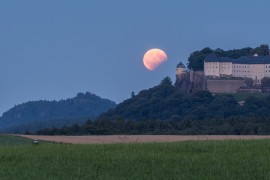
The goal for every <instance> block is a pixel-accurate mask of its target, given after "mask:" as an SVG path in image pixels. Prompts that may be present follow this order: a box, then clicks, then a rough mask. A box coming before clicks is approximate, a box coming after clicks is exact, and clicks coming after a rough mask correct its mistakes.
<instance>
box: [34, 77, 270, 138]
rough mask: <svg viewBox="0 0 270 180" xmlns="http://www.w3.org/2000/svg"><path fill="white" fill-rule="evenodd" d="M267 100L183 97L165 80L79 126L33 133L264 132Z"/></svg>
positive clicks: (268, 123) (268, 127)
mask: <svg viewBox="0 0 270 180" xmlns="http://www.w3.org/2000/svg"><path fill="white" fill-rule="evenodd" d="M269 117H270V96H269V95H266V94H264V95H263V94H261V96H258V97H255V96H253V95H252V94H250V96H249V97H246V98H245V103H244V104H243V105H239V103H238V101H237V100H236V98H235V97H234V96H233V95H231V94H226V95H225V94H224V95H212V94H211V93H210V92H208V91H197V92H195V93H194V94H186V93H184V92H181V90H179V89H178V88H175V87H174V86H173V85H172V82H171V80H170V78H168V77H167V78H165V79H163V80H162V81H161V83H160V84H159V85H157V86H155V87H153V88H150V89H148V90H143V91H141V92H139V93H138V94H137V95H134V94H133V96H132V97H131V98H130V99H127V100H125V101H124V102H122V103H120V104H119V105H118V106H117V107H116V108H115V109H112V110H109V111H108V112H105V113H102V114H101V115H100V116H99V117H98V118H97V119H96V120H94V121H93V120H89V121H87V122H86V123H85V124H84V125H81V126H78V125H73V126H70V127H63V128H60V129H56V128H54V129H43V130H41V131H39V132H37V133H38V134H50V135H53V134H99V135H100V134H270V118H269Z"/></svg>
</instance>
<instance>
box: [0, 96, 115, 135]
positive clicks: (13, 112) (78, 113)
mask: <svg viewBox="0 0 270 180" xmlns="http://www.w3.org/2000/svg"><path fill="white" fill-rule="evenodd" d="M115 106H116V103H115V102H113V101H111V100H108V99H102V98H100V97H98V96H96V95H94V94H91V93H89V92H86V93H78V94H77V96H76V97H74V98H70V99H66V100H60V101H30V102H27V103H23V104H20V105H17V106H15V107H13V108H12V109H10V110H8V111H7V112H5V113H4V114H3V116H2V117H1V118H0V131H5V132H6V131H7V132H14V131H13V130H12V129H14V128H13V127H16V132H19V131H20V126H21V127H24V128H23V129H24V130H25V127H29V130H31V124H35V130H37V124H38V123H42V124H43V126H42V127H40V128H46V127H53V126H55V124H57V125H58V126H59V127H61V126H64V125H70V124H72V123H80V124H81V123H82V119H83V118H84V121H86V120H87V119H88V118H96V117H97V116H99V115H100V114H101V113H103V112H106V111H107V110H109V109H112V108H114V107H115ZM60 120H61V121H60ZM76 120H78V121H79V122H77V121H76ZM53 121H56V122H55V123H52V122H53ZM57 121H58V122H57ZM46 122H48V124H46ZM65 122H67V124H66V123H65Z"/></svg>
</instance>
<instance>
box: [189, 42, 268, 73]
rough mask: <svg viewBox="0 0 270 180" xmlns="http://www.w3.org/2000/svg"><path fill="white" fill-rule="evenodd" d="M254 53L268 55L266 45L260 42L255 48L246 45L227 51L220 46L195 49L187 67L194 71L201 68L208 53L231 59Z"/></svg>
mask: <svg viewBox="0 0 270 180" xmlns="http://www.w3.org/2000/svg"><path fill="white" fill-rule="evenodd" d="M255 53H257V54H258V55H259V56H269V47H268V45H266V44H262V45H260V46H259V47H256V48H250V47H246V48H242V49H233V50H228V51H224V50H223V49H220V48H218V49H215V50H213V49H211V48H209V47H207V48H204V49H202V50H200V51H195V52H193V53H191V54H190V56H189V58H188V68H189V69H193V70H195V71H197V70H203V65H204V59H205V58H206V56H208V55H209V54H215V55H217V56H219V57H229V58H232V59H238V58H239V57H241V56H253V55H254V54H255Z"/></svg>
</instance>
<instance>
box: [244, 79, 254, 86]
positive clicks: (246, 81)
mask: <svg viewBox="0 0 270 180" xmlns="http://www.w3.org/2000/svg"><path fill="white" fill-rule="evenodd" d="M245 83H246V85H247V86H248V87H252V86H253V83H254V81H253V79H252V78H246V79H245Z"/></svg>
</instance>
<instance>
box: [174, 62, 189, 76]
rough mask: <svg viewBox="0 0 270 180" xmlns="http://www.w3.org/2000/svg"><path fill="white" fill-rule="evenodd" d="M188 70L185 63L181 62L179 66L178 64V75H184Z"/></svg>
mask: <svg viewBox="0 0 270 180" xmlns="http://www.w3.org/2000/svg"><path fill="white" fill-rule="evenodd" d="M186 72H187V70H186V67H185V65H184V64H183V63H182V62H180V63H179V64H178V65H177V66H176V77H179V76H182V75H183V74H186Z"/></svg>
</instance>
